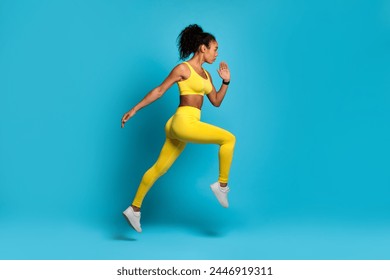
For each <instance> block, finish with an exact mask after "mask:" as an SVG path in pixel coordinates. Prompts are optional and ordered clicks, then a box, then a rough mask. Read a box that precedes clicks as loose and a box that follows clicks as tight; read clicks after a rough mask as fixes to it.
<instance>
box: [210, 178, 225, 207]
mask: <svg viewBox="0 0 390 280" xmlns="http://www.w3.org/2000/svg"><path fill="white" fill-rule="evenodd" d="M210 188H211V190H212V191H213V193H214V194H215V196H216V198H217V199H218V201H219V203H220V204H221V205H222V206H223V207H225V208H228V207H229V202H228V197H227V196H228V192H229V191H230V189H229V187H228V186H226V187H224V188H222V187H221V186H220V184H219V182H215V183H214V184H212V185H210Z"/></svg>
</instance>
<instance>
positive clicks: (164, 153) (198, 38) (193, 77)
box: [122, 24, 235, 232]
mask: <svg viewBox="0 0 390 280" xmlns="http://www.w3.org/2000/svg"><path fill="white" fill-rule="evenodd" d="M178 47H179V52H180V59H182V60H184V59H186V58H187V57H189V56H190V55H191V54H193V56H192V57H191V59H189V60H188V61H186V62H183V63H181V64H179V65H177V66H176V67H175V68H173V70H172V71H171V73H170V74H169V75H168V77H167V78H166V79H165V80H164V81H163V83H162V84H161V85H159V86H158V87H156V88H154V89H153V90H151V91H150V92H149V93H148V94H147V95H146V96H145V97H144V98H143V99H142V100H141V101H140V102H139V103H138V104H137V105H135V106H134V107H133V108H132V109H131V110H130V111H128V112H127V113H125V114H124V115H123V118H122V127H124V125H125V123H126V122H127V121H128V120H129V119H130V118H131V117H133V116H134V115H135V114H136V112H137V111H138V110H140V109H141V108H143V107H145V106H147V105H149V104H150V103H152V102H154V101H156V100H157V99H158V98H160V97H161V96H162V95H163V94H164V93H165V92H166V91H167V90H168V89H169V88H170V87H171V86H172V85H173V84H174V83H178V86H179V91H180V104H179V107H178V108H177V111H176V113H175V114H174V115H173V116H172V117H171V118H170V119H169V120H168V122H167V123H166V126H165V133H166V140H165V143H164V146H163V147H162V150H161V153H160V155H159V157H158V159H157V161H156V163H155V164H154V165H153V166H152V167H151V168H150V169H149V170H148V171H146V173H145V174H144V176H143V178H142V181H141V183H140V185H139V187H138V190H137V193H136V195H135V198H134V201H133V203H132V204H131V205H130V206H129V207H128V208H127V209H126V210H125V211H124V212H123V215H124V216H125V217H126V219H127V221H128V222H129V224H130V225H131V226H132V227H133V228H134V229H135V230H136V231H137V232H141V231H142V230H141V224H140V219H141V212H140V210H141V204H142V201H143V199H144V197H145V195H146V193H147V192H148V191H149V189H150V188H151V187H152V185H153V184H154V182H155V181H156V180H157V179H158V178H159V177H160V176H161V175H163V174H164V173H165V172H167V170H168V169H169V168H170V167H171V165H172V164H173V163H174V162H175V160H176V159H177V157H178V156H179V155H180V153H181V152H182V151H183V149H184V147H185V146H186V144H187V143H200V144H218V145H219V146H220V148H219V178H218V181H217V182H215V183H214V184H212V185H211V186H210V187H211V190H212V191H213V193H214V194H215V196H216V198H217V199H218V201H219V202H220V204H221V205H222V206H223V207H228V198H227V194H228V192H229V187H228V186H227V183H228V176H229V170H230V165H231V162H232V158H233V150H234V145H235V137H234V135H233V134H231V133H230V132H228V131H226V130H224V129H222V128H219V127H216V126H213V125H210V124H207V123H204V122H201V121H200V115H201V111H200V110H201V107H202V104H203V98H204V95H206V96H207V98H208V99H209V100H210V102H211V104H213V105H214V106H216V107H219V106H220V105H221V103H222V101H223V99H224V97H225V94H226V91H227V89H228V85H229V83H230V72H229V68H228V65H227V64H226V63H224V62H221V63H220V65H219V69H218V74H219V76H220V77H221V78H222V84H221V87H220V89H219V90H218V91H217V90H216V89H215V87H214V85H213V83H212V79H211V75H210V74H209V73H208V72H207V71H206V70H204V69H203V68H202V65H203V63H209V64H212V63H213V62H214V61H215V60H216V58H217V56H218V43H217V41H216V39H215V37H214V36H213V35H211V34H209V33H206V32H203V29H202V28H201V27H200V26H198V25H196V24H193V25H189V26H187V27H186V28H185V29H184V30H183V31H182V32H181V33H180V35H179V36H178Z"/></svg>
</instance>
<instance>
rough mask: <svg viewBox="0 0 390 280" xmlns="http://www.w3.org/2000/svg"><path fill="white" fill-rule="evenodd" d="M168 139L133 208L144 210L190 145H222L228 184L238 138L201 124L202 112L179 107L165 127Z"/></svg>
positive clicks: (222, 175)
mask: <svg viewBox="0 0 390 280" xmlns="http://www.w3.org/2000/svg"><path fill="white" fill-rule="evenodd" d="M165 134H166V140H165V143H164V146H163V147H162V150H161V152H160V155H159V157H158V159H157V161H156V163H155V164H154V165H153V166H152V167H151V168H150V169H149V170H148V171H146V173H145V174H144V176H143V177H142V181H141V183H140V185H139V187H138V190H137V193H136V195H135V198H134V201H133V203H132V205H134V206H137V207H141V204H142V201H143V199H144V198H145V195H146V194H147V192H148V191H149V190H150V188H151V187H152V185H153V184H154V182H155V181H156V180H157V179H158V178H159V177H160V176H161V175H163V174H164V173H166V172H167V171H168V169H169V168H170V167H171V165H172V164H173V163H174V162H175V160H176V159H177V158H178V156H179V155H180V154H181V152H182V151H183V149H184V147H185V146H186V143H199V144H218V145H219V146H220V148H219V179H218V181H219V182H221V183H227V182H228V176H229V170H230V165H231V163H232V158H233V151H234V144H235V142H236V138H235V136H234V135H233V134H231V133H230V132H228V131H226V130H224V129H222V128H219V127H216V126H213V125H210V124H207V123H204V122H201V121H200V110H199V109H197V108H195V107H191V106H183V107H179V108H178V109H177V111H176V113H175V114H174V115H173V116H172V117H171V118H170V119H169V120H168V122H167V124H166V126H165Z"/></svg>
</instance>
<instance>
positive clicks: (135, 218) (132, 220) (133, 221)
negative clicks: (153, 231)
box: [123, 206, 142, 232]
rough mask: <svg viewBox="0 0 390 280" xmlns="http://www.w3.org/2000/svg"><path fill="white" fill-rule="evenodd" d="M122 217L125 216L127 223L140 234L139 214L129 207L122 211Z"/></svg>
mask: <svg viewBox="0 0 390 280" xmlns="http://www.w3.org/2000/svg"><path fill="white" fill-rule="evenodd" d="M123 216H125V218H126V220H127V222H128V223H129V224H130V225H131V226H132V227H133V228H134V229H135V230H136V231H137V232H142V229H141V223H140V220H141V212H135V211H134V210H133V207H131V206H129V207H128V208H127V209H126V210H125V211H123Z"/></svg>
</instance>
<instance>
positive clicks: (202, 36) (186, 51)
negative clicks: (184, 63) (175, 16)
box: [177, 24, 215, 59]
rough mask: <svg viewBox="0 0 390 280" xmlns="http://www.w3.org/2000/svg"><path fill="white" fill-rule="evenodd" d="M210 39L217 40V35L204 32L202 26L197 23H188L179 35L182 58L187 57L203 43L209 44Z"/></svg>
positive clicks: (178, 41) (178, 42)
mask: <svg viewBox="0 0 390 280" xmlns="http://www.w3.org/2000/svg"><path fill="white" fill-rule="evenodd" d="M210 40H215V37H214V36H213V35H211V34H209V33H205V32H203V29H202V27H200V26H199V25H197V24H190V25H188V26H187V27H186V28H184V29H183V30H182V31H181V32H180V34H179V36H178V37H177V45H178V47H179V53H180V59H185V58H187V57H188V56H190V55H191V53H195V52H196V51H197V50H198V48H199V46H200V45H201V44H205V45H207V46H208V44H209V42H210Z"/></svg>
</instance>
